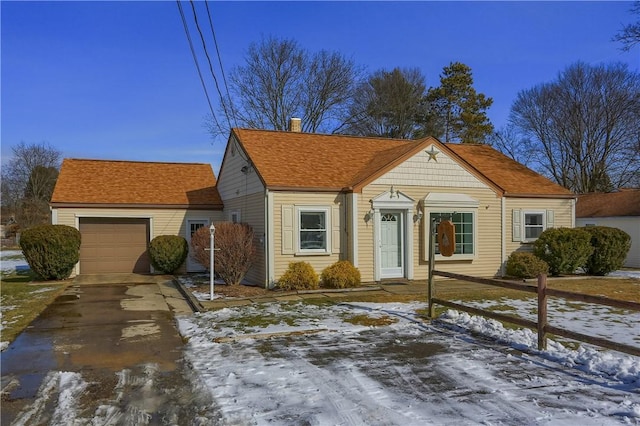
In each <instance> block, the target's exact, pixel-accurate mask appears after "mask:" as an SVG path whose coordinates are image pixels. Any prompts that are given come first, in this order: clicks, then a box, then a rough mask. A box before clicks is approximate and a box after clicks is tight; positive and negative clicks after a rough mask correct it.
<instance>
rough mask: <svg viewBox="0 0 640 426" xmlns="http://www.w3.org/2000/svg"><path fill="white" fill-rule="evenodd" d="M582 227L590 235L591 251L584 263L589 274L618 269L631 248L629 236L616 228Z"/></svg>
mask: <svg viewBox="0 0 640 426" xmlns="http://www.w3.org/2000/svg"><path fill="white" fill-rule="evenodd" d="M580 229H584V230H585V231H587V232H588V233H589V235H591V246H592V247H593V253H592V254H591V256H589V259H588V260H587V263H586V264H585V271H586V272H587V274H589V275H606V274H608V273H609V272H612V271H615V270H617V269H620V268H621V267H622V265H623V264H624V261H625V259H626V258H627V253H629V250H630V249H631V237H630V236H629V234H627V233H626V232H624V231H623V230H621V229H618V228H610V227H607V226H588V227H585V228H580Z"/></svg>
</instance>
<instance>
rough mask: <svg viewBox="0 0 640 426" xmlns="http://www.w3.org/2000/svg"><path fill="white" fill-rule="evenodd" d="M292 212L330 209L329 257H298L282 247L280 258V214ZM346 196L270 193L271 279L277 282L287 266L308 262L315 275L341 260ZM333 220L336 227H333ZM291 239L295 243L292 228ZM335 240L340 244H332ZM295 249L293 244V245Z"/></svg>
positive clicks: (307, 255)
mask: <svg viewBox="0 0 640 426" xmlns="http://www.w3.org/2000/svg"><path fill="white" fill-rule="evenodd" d="M283 206H284V210H285V211H288V209H289V208H292V209H293V214H294V215H295V214H296V213H295V207H296V206H298V207H303V206H318V207H327V208H330V211H329V214H330V216H331V217H330V221H331V229H329V230H328V232H329V233H331V247H329V249H330V252H331V253H330V254H315V253H314V254H300V253H295V250H294V252H293V253H292V252H291V251H290V250H287V249H286V247H285V250H284V253H285V254H283V237H282V235H283V225H282V224H283V222H282V212H283ZM345 206H346V205H345V195H344V194H338V193H310V192H274V193H273V212H272V213H273V226H274V236H275V238H274V241H273V247H274V253H273V256H274V271H273V277H274V278H275V280H276V281H277V280H278V279H279V278H280V277H281V276H282V274H283V273H284V272H285V271H286V270H287V268H288V267H289V263H290V262H299V261H305V262H309V263H310V264H311V265H312V266H313V268H314V269H315V271H316V272H317V273H318V274H320V273H321V272H322V270H323V269H324V268H326V267H327V266H329V265H331V264H333V263H334V262H337V261H338V260H341V258H342V254H341V253H342V252H345V251H346V250H345V248H344V247H345V244H346V243H345V232H344V230H345V229H346V227H345ZM336 220H338V221H339V223H335V222H336ZM292 234H293V235H292V237H293V238H294V241H295V239H296V238H297V237H298V236H297V231H296V230H295V227H294V229H293V231H292ZM336 237H338V239H339V241H335V239H336ZM294 247H295V244H294Z"/></svg>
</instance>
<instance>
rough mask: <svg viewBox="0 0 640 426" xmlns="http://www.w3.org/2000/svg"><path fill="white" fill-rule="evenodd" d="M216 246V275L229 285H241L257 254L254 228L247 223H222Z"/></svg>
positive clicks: (219, 226) (217, 230)
mask: <svg viewBox="0 0 640 426" xmlns="http://www.w3.org/2000/svg"><path fill="white" fill-rule="evenodd" d="M208 232H209V230H208V229H207V234H208ZM214 244H215V248H216V251H215V256H214V268H215V272H216V274H217V275H218V276H219V277H220V278H222V279H223V280H224V282H225V283H226V284H228V285H237V284H240V281H242V279H243V278H244V276H245V275H246V274H247V272H248V271H249V268H250V267H251V263H252V262H253V257H254V255H255V252H256V249H255V246H254V244H253V228H251V226H249V225H247V224H246V223H233V222H220V223H218V224H216V233H215V241H214ZM208 253H209V252H208V251H207V254H208Z"/></svg>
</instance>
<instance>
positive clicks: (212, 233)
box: [209, 223, 216, 300]
mask: <svg viewBox="0 0 640 426" xmlns="http://www.w3.org/2000/svg"><path fill="white" fill-rule="evenodd" d="M215 233H216V227H215V226H213V223H211V226H210V227H209V235H211V240H210V244H209V247H210V248H209V284H210V287H211V299H210V300H213V278H214V275H215V274H214V271H213V251H214V238H213V236H214V235H215Z"/></svg>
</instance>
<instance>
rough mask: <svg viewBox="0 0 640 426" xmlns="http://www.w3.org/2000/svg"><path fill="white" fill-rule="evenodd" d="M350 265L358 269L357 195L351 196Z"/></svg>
mask: <svg viewBox="0 0 640 426" xmlns="http://www.w3.org/2000/svg"><path fill="white" fill-rule="evenodd" d="M351 263H353V266H355V267H356V268H357V267H358V194H356V193H355V192H354V193H352V194H351Z"/></svg>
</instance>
